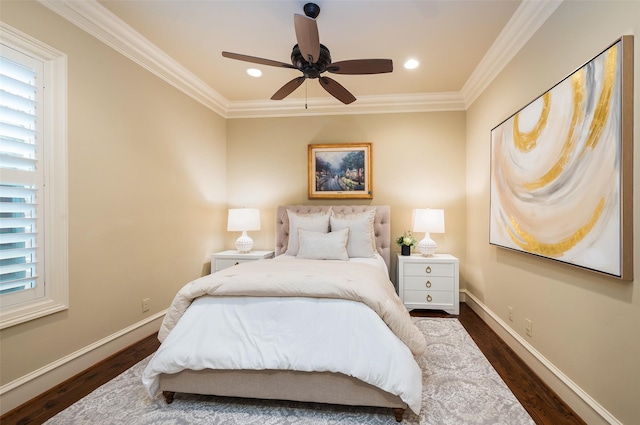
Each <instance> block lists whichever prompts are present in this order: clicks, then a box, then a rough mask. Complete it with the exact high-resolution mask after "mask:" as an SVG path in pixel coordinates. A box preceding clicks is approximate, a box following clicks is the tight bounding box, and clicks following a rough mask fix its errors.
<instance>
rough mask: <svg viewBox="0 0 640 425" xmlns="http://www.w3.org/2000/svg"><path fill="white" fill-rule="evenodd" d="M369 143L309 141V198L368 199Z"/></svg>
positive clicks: (370, 184) (370, 192)
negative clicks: (317, 142)
mask: <svg viewBox="0 0 640 425" xmlns="http://www.w3.org/2000/svg"><path fill="white" fill-rule="evenodd" d="M371 175H372V172H371V143H336V144H312V145H309V199H371V198H373V184H372V180H371Z"/></svg>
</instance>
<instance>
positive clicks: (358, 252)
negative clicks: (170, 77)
mask: <svg viewBox="0 0 640 425" xmlns="http://www.w3.org/2000/svg"><path fill="white" fill-rule="evenodd" d="M375 217H376V210H375V209H371V210H369V211H365V212H363V213H354V214H338V213H334V212H332V213H331V218H330V224H331V231H332V232H334V231H336V230H342V229H347V228H348V229H350V232H349V242H348V243H347V252H348V253H349V257H351V258H356V257H363V258H371V257H374V256H375V254H376V239H375V231H374V230H373V221H374V219H375Z"/></svg>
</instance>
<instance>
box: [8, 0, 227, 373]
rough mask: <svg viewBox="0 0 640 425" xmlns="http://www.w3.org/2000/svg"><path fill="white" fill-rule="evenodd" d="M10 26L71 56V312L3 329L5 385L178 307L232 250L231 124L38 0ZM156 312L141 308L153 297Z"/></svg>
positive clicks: (22, 7)
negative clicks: (179, 294) (192, 284)
mask: <svg viewBox="0 0 640 425" xmlns="http://www.w3.org/2000/svg"><path fill="white" fill-rule="evenodd" d="M2 20H3V21H4V22H5V23H7V24H9V25H11V26H13V27H14V28H16V29H18V30H21V31H23V32H25V33H27V34H29V35H31V36H33V37H35V38H37V39H39V40H41V41H43V42H45V43H47V44H49V45H51V46H53V47H54V48H56V49H58V50H60V51H62V52H64V53H66V54H67V55H68V179H69V180H68V198H69V294H70V297H69V298H70V299H69V301H70V307H69V309H68V310H67V311H64V312H61V313H57V314H54V315H51V316H48V317H45V318H42V319H38V320H33V321H31V322H28V323H25V324H22V325H18V326H13V327H11V328H8V329H4V330H2V331H1V333H0V346H1V348H0V357H1V358H2V362H1V367H0V377H1V384H3V385H4V384H6V383H8V382H11V381H13V380H15V379H17V378H20V377H23V376H24V375H27V374H28V373H30V372H34V371H36V370H38V369H39V368H41V367H44V366H46V365H48V364H50V363H52V362H54V361H57V360H59V359H62V358H63V357H65V356H67V355H69V354H71V353H73V352H75V351H76V350H79V349H81V348H84V347H87V346H89V345H90V344H93V343H95V342H97V341H99V340H101V339H102V338H105V337H107V336H109V335H112V334H114V333H116V332H118V331H121V330H123V329H125V328H127V327H128V326H131V325H133V324H135V323H138V322H140V321H142V320H144V319H145V318H146V317H150V316H151V315H153V314H154V313H158V312H160V311H162V310H163V309H165V308H167V306H168V304H169V302H170V301H171V299H172V297H173V295H174V294H175V292H176V291H177V289H178V288H179V287H180V286H182V285H183V284H184V283H185V282H188V281H189V280H191V279H194V278H196V277H199V276H201V275H202V274H205V273H208V267H209V265H208V261H209V255H210V254H211V253H212V252H215V251H218V250H220V249H222V248H223V247H224V239H223V230H224V229H223V226H224V224H225V222H226V164H225V157H226V126H225V120H224V119H222V118H221V117H220V116H218V115H217V114H215V113H213V112H212V111H210V110H209V109H207V108H205V107H203V106H202V105H201V104H199V103H197V102H195V101H194V100H192V99H191V98H190V97H187V96H186V95H184V94H183V93H182V92H180V91H178V90H176V89H175V88H173V87H172V86H170V85H168V84H167V83H165V82H164V81H162V80H160V79H159V78H157V77H155V76H153V75H152V74H150V73H149V72H147V71H146V70H144V69H143V68H142V67H140V66H138V65H136V64H134V63H133V62H131V61H130V60H128V59H126V58H125V57H123V56H122V55H120V54H118V53H117V52H115V51H114V50H112V49H110V48H109V47H107V46H105V45H104V44H103V43H101V42H99V41H98V40H96V39H95V38H93V37H91V36H89V35H87V34H86V33H84V32H83V31H81V30H79V29H78V28H77V27H75V26H74V25H72V24H70V23H69V22H67V21H65V20H63V19H61V18H59V17H58V16H57V15H55V14H53V13H52V12H50V11H48V10H47V9H45V8H44V7H42V6H40V5H38V4H37V3H35V2H24V1H21V2H4V1H3V3H2ZM143 298H151V310H150V311H149V312H148V313H142V312H141V300H142V299H143Z"/></svg>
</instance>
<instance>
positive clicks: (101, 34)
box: [38, 0, 229, 117]
mask: <svg viewBox="0 0 640 425" xmlns="http://www.w3.org/2000/svg"><path fill="white" fill-rule="evenodd" d="M38 1H39V3H41V4H42V5H43V6H46V7H47V8H49V9H51V10H52V11H54V12H55V13H57V14H58V15H60V16H62V17H63V18H65V19H66V20H68V21H69V22H71V23H72V24H74V25H76V26H77V27H79V28H80V29H82V30H84V31H86V32H87V33H89V34H91V35H92V36H94V37H96V38H97V39H98V40H100V41H102V42H103V43H105V44H106V45H108V46H110V47H112V48H113V49H115V50H117V51H118V52H120V53H122V54H123V55H124V56H126V57H127V58H129V59H131V60H132V61H134V62H135V63H137V64H138V65H140V66H142V67H143V68H145V69H147V70H148V71H149V72H151V73H153V74H155V75H156V76H158V77H160V78H161V79H163V80H164V81H166V82H167V83H169V84H171V85H172V86H174V87H175V88H177V89H178V90H181V91H182V92H184V93H185V94H187V95H188V96H190V97H192V98H193V99H195V100H197V101H198V102H200V103H202V104H203V105H204V106H206V107H208V108H209V109H211V110H212V111H214V112H216V113H218V114H220V115H222V116H223V117H224V116H226V112H227V108H228V104H229V101H228V100H227V99H225V98H224V97H223V96H222V95H220V93H218V92H216V91H215V90H214V89H213V88H211V87H210V86H208V85H207V84H206V83H205V82H204V81H202V80H201V79H199V78H198V77H196V76H195V75H194V74H193V73H192V72H191V71H189V70H188V69H187V68H185V67H184V66H182V65H181V64H179V63H178V62H177V61H176V60H174V59H173V58H171V57H170V56H169V55H167V54H166V53H165V52H164V51H162V50H160V49H159V48H158V47H157V46H156V45H155V44H153V43H151V42H150V41H149V40H147V39H146V38H145V37H143V36H142V35H141V34H139V33H138V32H136V31H135V30H134V29H133V28H131V27H130V26H129V25H127V24H126V23H124V22H123V21H122V20H121V19H120V18H118V17H117V16H116V15H114V14H113V13H111V12H110V11H109V10H108V9H107V8H105V7H104V6H102V5H101V4H100V3H98V2H97V1H96V0H84V1H73V0H71V1H68V0H38Z"/></svg>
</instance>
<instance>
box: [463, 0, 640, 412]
mask: <svg viewBox="0 0 640 425" xmlns="http://www.w3.org/2000/svg"><path fill="white" fill-rule="evenodd" d="M638 32H640V2H614V1H607V2H573V1H572V2H564V3H563V4H562V5H561V6H560V7H559V8H558V10H557V11H556V12H555V14H554V15H553V16H552V17H551V18H550V19H549V20H548V22H547V23H546V24H545V25H544V26H543V27H542V28H541V29H540V30H539V31H538V32H537V33H536V35H535V36H534V37H533V38H532V39H531V40H530V42H529V43H528V44H527V45H526V46H525V48H524V49H522V51H521V52H520V53H519V54H518V55H517V56H516V57H515V58H514V59H513V61H512V62H511V64H510V65H509V66H508V67H507V68H506V69H505V70H504V71H503V72H502V73H501V74H500V76H499V77H498V78H497V79H496V80H495V81H494V82H493V84H492V85H491V86H490V87H489V89H488V90H486V91H485V93H484V94H483V95H482V96H481V97H480V98H479V99H478V101H476V102H475V103H474V105H473V106H472V107H471V108H470V109H469V110H468V111H467V114H468V116H467V230H468V233H467V235H468V236H467V244H468V246H467V258H466V260H467V264H466V268H467V281H468V286H467V287H468V290H469V291H470V292H471V293H472V294H473V295H475V296H476V297H477V298H478V299H480V301H481V302H482V303H484V304H485V305H486V306H488V308H489V309H491V310H492V311H493V312H494V313H495V314H497V315H498V316H499V317H500V318H501V319H502V320H503V321H504V322H505V323H507V324H508V326H511V327H512V328H513V330H514V331H516V332H517V333H518V334H519V335H521V336H522V338H524V339H525V341H527V342H528V343H529V344H531V345H532V346H533V348H534V349H535V350H537V351H538V352H539V353H541V354H542V355H543V356H544V357H545V358H546V359H548V360H549V361H550V362H551V363H552V364H553V365H555V366H556V367H557V368H559V369H560V371H561V372H562V373H564V374H565V375H566V376H567V377H568V378H569V379H570V380H572V381H573V382H574V383H575V384H577V385H578V386H579V387H580V388H581V389H583V390H584V391H586V392H587V393H588V395H589V396H590V397H592V398H593V399H594V400H595V401H596V402H597V403H599V404H600V405H601V406H602V407H604V408H605V409H606V410H607V411H609V412H610V413H611V414H612V415H613V416H614V417H615V418H617V420H619V421H620V422H621V423H624V424H632V423H637V421H638V418H640V403H639V401H640V366H638V361H639V359H640V291H639V290H638V289H639V288H638V284H637V283H635V282H632V283H629V282H619V281H616V280H614V279H610V278H605V277H599V276H596V275H595V274H593V273H589V272H586V271H581V270H577V269H574V268H571V267H568V266H564V265H561V264H556V263H554V262H551V261H546V260H543V259H538V258H534V257H530V256H527V255H525V254H520V253H515V252H510V251H507V250H503V249H499V248H496V247H493V246H489V244H488V234H489V232H488V223H489V167H488V164H489V155H490V144H489V141H490V138H489V137H490V131H491V129H492V128H493V127H494V126H496V125H498V124H499V123H500V122H502V121H503V120H504V119H506V118H507V117H508V116H510V115H511V114H512V113H513V112H515V111H516V110H518V109H519V108H521V107H523V106H524V105H525V104H527V103H528V102H530V101H531V100H533V99H534V98H535V97H537V96H538V95H540V94H542V93H543V92H544V91H545V90H547V89H549V88H550V87H552V86H553V85H554V84H555V83H557V82H558V81H560V80H561V79H563V78H564V77H565V76H567V75H568V74H569V73H571V72H573V71H574V70H575V69H577V68H578V67H580V66H581V65H582V64H583V63H585V62H586V61H588V60H589V59H591V58H592V57H594V56H595V55H596V54H598V53H600V51H602V50H604V49H605V48H606V47H607V46H608V45H609V44H610V43H612V42H614V41H615V40H616V39H617V38H618V37H620V36H621V35H623V34H633V33H638ZM634 55H635V58H636V60H635V63H636V66H635V114H634V121H635V144H636V148H637V141H638V137H640V130H639V127H638V123H640V107H639V106H638V100H639V99H640V90H639V89H640V78H638V77H639V76H640V66H638V58H640V40H639V39H638V38H636V40H635V53H634ZM634 163H635V164H634V166H635V169H636V172H635V177H634V183H635V184H634V186H635V189H634V198H635V202H634V204H635V207H634V209H635V211H636V213H635V214H634V215H635V218H636V232H635V238H634V242H635V243H634V245H635V256H634V260H635V261H634V262H635V266H636V267H635V269H636V270H635V276H636V282H637V277H638V276H639V275H640V262H639V261H638V259H639V258H640V248H638V246H639V245H638V234H639V233H638V231H637V229H638V221H637V218H638V217H640V207H639V206H638V205H639V203H638V201H640V191H639V190H638V188H640V184H639V183H640V172H638V170H640V156H639V155H638V153H637V149H636V155H635V161H634ZM585 178H589V176H585ZM508 306H512V307H513V308H514V310H515V320H514V321H513V322H510V321H509V320H508V315H507V307H508ZM525 318H529V319H531V320H532V321H533V337H532V338H530V337H526V336H525V332H524V326H525V323H524V320H525ZM585 419H588V417H587V416H586V415H585ZM593 420H594V422H590V423H598V422H595V419H593Z"/></svg>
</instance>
